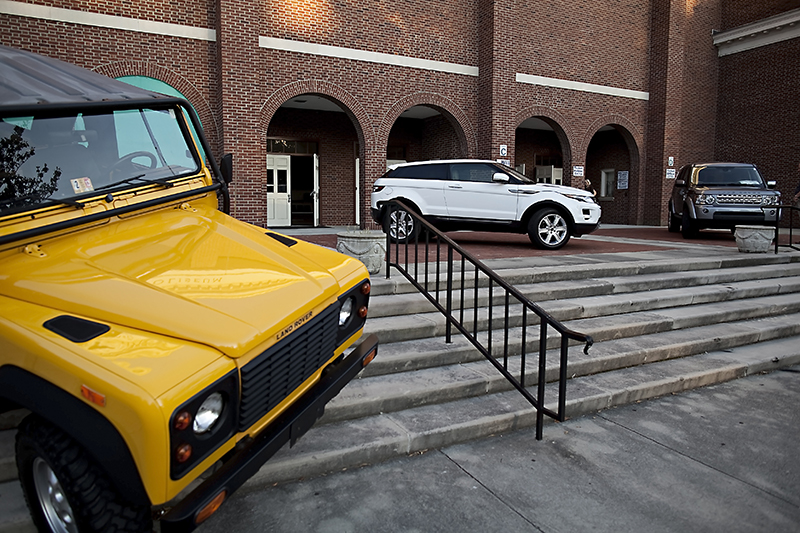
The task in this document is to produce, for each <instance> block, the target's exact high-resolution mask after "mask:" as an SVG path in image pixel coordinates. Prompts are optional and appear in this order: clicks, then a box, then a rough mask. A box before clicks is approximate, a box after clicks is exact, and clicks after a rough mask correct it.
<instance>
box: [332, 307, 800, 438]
mask: <svg viewBox="0 0 800 533" xmlns="http://www.w3.org/2000/svg"><path fill="white" fill-rule="evenodd" d="M798 303H799V304H800V302H798ZM614 318H616V317H614ZM625 318H628V317H627V316H626V317H625ZM613 322H614V321H611V323H609V324H604V327H606V328H608V329H610V330H612V331H613V330H619V329H620V328H618V327H616V326H615V324H614V323H613ZM570 325H571V324H570V323H567V326H568V327H569V326H570ZM797 335H800V313H794V314H782V315H778V316H772V317H767V318H761V319H757V320H745V321H738V322H723V323H719V324H712V325H701V326H695V327H691V328H682V329H676V330H666V331H660V332H657V333H652V334H646V335H640V336H635V337H628V338H611V337H612V335H611V334H609V333H608V332H605V335H604V336H605V337H609V338H608V339H607V340H604V341H601V342H598V343H596V344H595V345H594V346H593V347H592V349H591V350H590V351H589V353H588V354H584V353H583V351H582V350H581V349H580V347H578V346H575V347H573V348H572V349H571V350H570V352H569V364H568V366H567V375H569V376H571V377H573V378H574V377H580V376H587V375H592V374H599V373H602V372H609V371H613V370H618V369H622V368H627V367H631V366H636V365H641V364H645V363H652V362H656V361H662V360H667V359H674V358H678V357H687V356H691V355H696V354H702V353H705V352H709V351H719V350H729V349H733V348H737V347H740V346H744V345H748V344H753V343H756V342H763V341H765V340H772V339H779V338H782V337H789V336H797ZM440 340H441V339H440ZM519 340H520V339H515V341H516V342H514V343H511V344H510V347H511V350H509V353H511V354H517V353H519V346H520V342H519ZM526 344H527V343H526ZM537 345H538V340H536V339H534V340H533V341H531V342H530V345H529V346H528V350H529V352H528V353H534V354H535V353H536V351H535V350H537ZM390 346H391V345H390ZM470 347H471V345H470ZM496 347H497V348H498V349H497V350H496V353H499V354H502V353H503V351H502V348H503V346H502V345H500V343H498V345H497V346H496ZM465 348H467V347H465ZM445 353H447V352H445ZM383 357H384V354H383V353H381V354H380V358H381V359H382V358H383ZM463 359H469V361H466V360H465V361H461V362H457V363H453V364H438V365H435V366H430V367H426V368H420V369H417V370H405V371H402V372H396V373H388V374H383V375H372V376H370V375H365V376H362V377H360V379H356V380H354V381H353V382H352V383H350V384H349V385H348V386H347V387H346V388H345V389H344V390H343V391H342V392H341V393H340V394H339V395H338V396H337V397H336V398H334V400H333V401H332V402H331V403H330V404H329V405H328V406H327V407H326V409H325V416H324V417H323V419H322V420H321V421H320V422H319V423H321V424H323V423H331V422H338V421H341V420H347V419H352V418H361V417H365V416H373V415H378V414H381V413H390V412H397V411H402V410H404V409H410V408H413V407H418V406H421V405H431V404H435V403H444V402H450V401H454V400H458V399H462V398H468V397H473V396H480V395H484V394H492V393H495V392H500V391H506V390H511V389H512V385H511V384H510V383H509V382H508V381H507V380H506V379H505V378H504V377H503V376H502V375H501V374H500V373H499V372H498V371H497V370H496V369H495V368H494V367H493V366H492V365H491V363H489V362H488V361H486V360H485V358H484V357H483V356H482V355H481V354H480V353H479V352H478V351H477V350H475V349H474V348H473V349H472V350H471V352H470V354H469V357H468V358H467V357H464V358H463ZM377 360H378V359H376V362H377ZM440 360H441V359H440ZM547 361H548V365H547V376H546V378H547V380H548V381H549V382H552V381H556V380H557V379H558V361H559V354H558V352H556V351H549V352H548V354H547ZM507 363H508V367H507V368H508V370H509V371H510V372H511V373H512V374H513V375H515V376H516V377H517V379H520V357H519V356H516V355H512V356H510V357H509V358H508V360H507ZM368 368H369V367H368ZM538 374H539V372H538V365H537V364H536V360H535V359H534V358H533V356H529V362H528V365H527V368H526V375H525V381H524V382H525V383H531V384H532V383H536V382H537V379H538Z"/></svg>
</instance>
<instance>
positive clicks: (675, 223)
mask: <svg viewBox="0 0 800 533" xmlns="http://www.w3.org/2000/svg"><path fill="white" fill-rule="evenodd" d="M667 215H668V216H669V222H668V223H667V230H669V232H670V233H678V232H679V231H680V230H681V219H680V218H678V215H676V214H675V213H673V212H672V207H671V206H670V207H669V208H667Z"/></svg>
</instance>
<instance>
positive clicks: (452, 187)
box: [447, 185, 464, 189]
mask: <svg viewBox="0 0 800 533" xmlns="http://www.w3.org/2000/svg"><path fill="white" fill-rule="evenodd" d="M447 187H448V188H450V189H463V188H464V187H462V186H461V185H448V186H447Z"/></svg>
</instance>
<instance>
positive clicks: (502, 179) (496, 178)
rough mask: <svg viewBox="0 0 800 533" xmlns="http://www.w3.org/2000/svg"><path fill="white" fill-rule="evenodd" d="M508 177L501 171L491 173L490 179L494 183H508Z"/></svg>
mask: <svg viewBox="0 0 800 533" xmlns="http://www.w3.org/2000/svg"><path fill="white" fill-rule="evenodd" d="M510 179H511V178H509V177H508V174H503V173H502V172H495V173H494V174H492V181H493V182H495V183H508V182H509V180H510Z"/></svg>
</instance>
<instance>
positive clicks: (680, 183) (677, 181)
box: [675, 180, 686, 187]
mask: <svg viewBox="0 0 800 533" xmlns="http://www.w3.org/2000/svg"><path fill="white" fill-rule="evenodd" d="M675 186H676V187H685V186H686V182H685V181H683V180H675Z"/></svg>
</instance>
